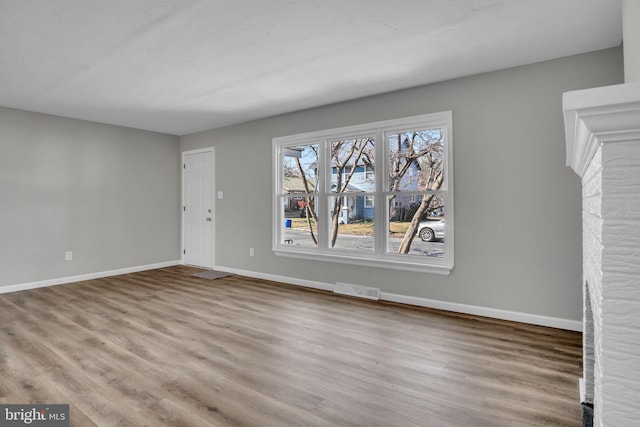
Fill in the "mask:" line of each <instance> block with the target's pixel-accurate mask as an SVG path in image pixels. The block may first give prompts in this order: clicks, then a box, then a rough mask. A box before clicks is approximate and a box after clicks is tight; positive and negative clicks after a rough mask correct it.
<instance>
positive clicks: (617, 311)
mask: <svg viewBox="0 0 640 427" xmlns="http://www.w3.org/2000/svg"><path fill="white" fill-rule="evenodd" d="M563 110H564V119H565V133H566V148H567V166H570V167H571V168H572V169H573V170H574V171H575V172H576V173H577V174H578V175H579V176H580V177H581V178H582V224H583V226H582V236H583V237H582V238H583V244H582V252H583V298H584V310H583V366H584V385H585V387H584V396H583V398H584V400H583V402H584V403H585V404H587V405H588V404H592V405H593V425H595V426H597V427H604V426H631V425H638V424H637V420H638V414H640V402H639V401H638V398H637V396H639V395H640V233H639V232H638V230H640V82H637V83H627V84H621V85H616V86H606V87H601V88H595V89H586V90H580V91H575V92H567V93H565V94H564V96H563ZM576 219H577V218H576Z"/></svg>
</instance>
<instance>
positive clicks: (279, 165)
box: [273, 112, 453, 274]
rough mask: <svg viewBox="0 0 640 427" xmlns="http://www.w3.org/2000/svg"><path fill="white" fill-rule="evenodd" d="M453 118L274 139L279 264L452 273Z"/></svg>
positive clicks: (448, 115)
mask: <svg viewBox="0 0 640 427" xmlns="http://www.w3.org/2000/svg"><path fill="white" fill-rule="evenodd" d="M451 128H452V114H451V112H443V113H435V114H428V115H422V116H416V117H409V118H405V119H398V120H389V121H384V122H377V123H369V124H365V125H359V126H351V127H346V128H339V129H330V130H326V131H319V132H313V133H308V134H301V135H292V136H285V137H281V138H275V139H274V140H273V152H274V176H275V186H274V188H275V192H274V204H273V206H274V215H273V217H274V227H273V230H274V238H273V249H274V252H275V253H276V254H277V255H283V256H292V257H300V258H307V259H317V260H331V261H337V262H345V263H352V264H360V265H372V266H384V267H388V268H399V269H409V270H416V271H424V272H435V273H442V274H448V273H449V272H450V271H451V269H452V268H453V186H452V176H453V171H452V165H453V161H452V158H451V153H452V149H451V147H452V135H451Z"/></svg>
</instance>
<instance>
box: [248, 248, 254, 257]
mask: <svg viewBox="0 0 640 427" xmlns="http://www.w3.org/2000/svg"><path fill="white" fill-rule="evenodd" d="M249 256H253V248H249Z"/></svg>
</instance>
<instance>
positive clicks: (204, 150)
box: [180, 147, 216, 268]
mask: <svg viewBox="0 0 640 427" xmlns="http://www.w3.org/2000/svg"><path fill="white" fill-rule="evenodd" d="M208 152H210V153H211V179H212V182H211V210H212V212H211V218H212V220H211V233H212V236H211V246H212V248H211V268H214V267H215V265H216V262H215V259H216V258H215V253H216V241H215V235H216V232H215V231H216V197H215V195H216V168H215V165H216V152H215V149H214V147H206V148H199V149H197V150H188V151H183V152H182V155H181V158H180V159H181V165H182V167H181V168H180V171H181V173H180V195H181V197H180V207H181V209H180V222H181V226H180V247H181V248H182V253H181V254H180V263H181V264H183V265H184V255H185V253H184V251H185V247H184V228H185V227H184V225H185V214H184V213H185V210H184V206H185V204H184V203H185V200H184V199H185V194H184V193H185V191H184V186H185V179H184V175H185V174H184V171H185V169H184V165H185V158H186V156H189V155H192V154H201V153H208Z"/></svg>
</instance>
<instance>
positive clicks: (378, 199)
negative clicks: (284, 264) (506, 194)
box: [272, 111, 454, 275]
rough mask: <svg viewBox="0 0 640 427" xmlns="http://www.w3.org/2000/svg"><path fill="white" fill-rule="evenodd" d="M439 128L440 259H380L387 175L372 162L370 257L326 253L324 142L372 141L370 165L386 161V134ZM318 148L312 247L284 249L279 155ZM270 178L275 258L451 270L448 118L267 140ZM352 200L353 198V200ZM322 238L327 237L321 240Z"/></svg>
mask: <svg viewBox="0 0 640 427" xmlns="http://www.w3.org/2000/svg"><path fill="white" fill-rule="evenodd" d="M435 127H441V128H443V129H444V134H445V150H444V159H443V162H444V168H445V177H444V181H443V183H442V186H441V190H440V192H442V193H443V195H444V202H445V210H446V227H445V233H446V235H445V239H444V256H443V257H421V256H415V255H406V254H394V253H385V247H386V240H385V238H386V236H388V235H389V221H388V215H389V206H388V202H387V196H388V195H389V192H388V191H387V190H388V171H387V167H388V166H387V165H386V164H384V163H383V162H384V160H383V162H380V163H379V162H377V161H376V167H375V170H374V173H375V179H376V181H375V183H376V184H375V185H376V192H375V195H374V209H375V219H374V221H375V229H376V234H375V237H374V246H375V247H374V252H372V253H369V252H359V251H348V250H340V249H337V248H329V247H328V245H327V241H328V233H325V232H326V230H327V229H328V224H329V218H328V209H327V205H326V203H327V201H328V200H329V197H331V192H330V191H329V188H330V184H331V165H330V159H328V154H327V152H328V143H327V141H331V140H333V141H335V140H336V139H352V138H354V137H362V136H364V135H372V136H374V137H375V141H376V144H375V150H376V159H386V158H387V156H386V154H387V150H388V148H387V147H386V146H387V139H386V136H387V134H389V133H392V132H398V131H410V130H420V129H428V128H435ZM308 144H319V147H320V150H319V154H320V159H319V162H320V165H321V168H322V169H321V170H323V171H324V173H323V174H321V175H320V181H319V184H318V189H317V191H318V192H317V197H318V199H317V200H318V212H321V215H320V220H321V223H319V224H318V246H317V247H303V246H296V245H293V246H292V245H289V244H286V243H284V241H283V239H282V238H281V236H282V235H283V231H284V224H283V221H282V218H284V215H283V211H282V209H283V207H282V206H281V204H280V203H279V200H280V197H282V196H283V194H282V193H281V192H280V191H281V189H282V182H281V179H282V176H283V173H282V170H281V167H282V162H281V158H282V149H283V147H286V146H290V145H308ZM272 146H273V174H274V180H273V182H274V187H273V191H272V197H273V213H272V215H273V240H272V249H273V251H274V253H275V254H276V255H278V256H287V257H294V258H302V259H309V260H316V261H331V262H339V263H346V264H354V265H364V266H370V267H383V268H390V269H400V270H410V271H419V272H426V273H435V274H445V275H446V274H450V272H451V270H452V269H453V266H454V206H453V156H452V154H453V113H452V112H451V111H444V112H439V113H432V114H424V115H420V116H413V117H406V118H401V119H394V120H385V121H381V122H374V123H367V124H363V125H357V126H347V127H342V128H336V129H327V130H322V131H316V132H309V133H304V134H297V135H289V136H283V137H278V138H274V139H273V145H272ZM353 195H354V196H355V195H358V194H357V193H354V194H353ZM324 234H327V235H326V236H325V235H324Z"/></svg>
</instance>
